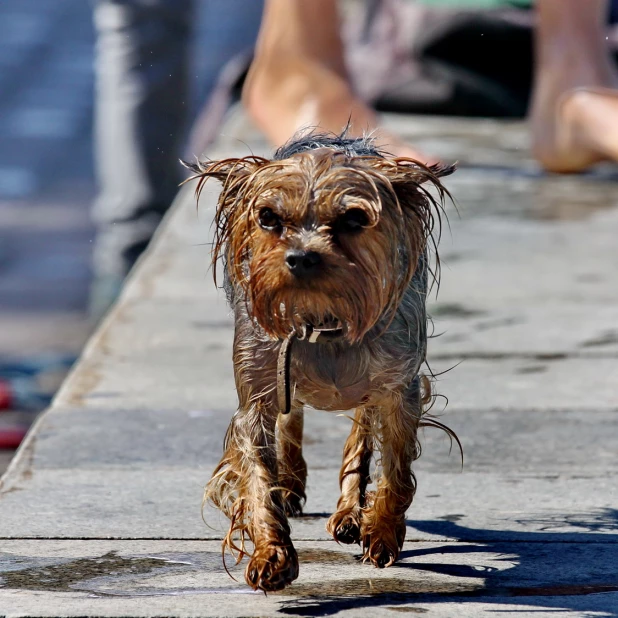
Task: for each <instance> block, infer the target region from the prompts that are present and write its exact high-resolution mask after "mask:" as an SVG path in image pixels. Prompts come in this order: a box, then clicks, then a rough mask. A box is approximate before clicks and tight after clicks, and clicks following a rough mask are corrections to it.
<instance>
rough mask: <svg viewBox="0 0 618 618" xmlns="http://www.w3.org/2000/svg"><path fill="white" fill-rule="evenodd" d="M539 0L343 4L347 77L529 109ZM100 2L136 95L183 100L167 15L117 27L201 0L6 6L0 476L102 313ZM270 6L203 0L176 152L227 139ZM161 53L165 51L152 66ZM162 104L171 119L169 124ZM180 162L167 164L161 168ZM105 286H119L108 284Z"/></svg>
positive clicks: (193, 22) (0, 136)
mask: <svg viewBox="0 0 618 618" xmlns="http://www.w3.org/2000/svg"><path fill="white" fill-rule="evenodd" d="M307 1H310V0H307ZM531 4H532V2H531V1H530V0H340V5H341V7H342V8H343V15H344V40H345V48H346V61H347V65H348V69H349V72H350V78H351V81H352V82H353V84H354V86H355V87H356V90H357V91H358V93H359V94H360V95H361V96H362V97H364V99H365V100H367V101H368V102H370V103H371V104H372V105H373V106H374V107H375V108H377V109H378V110H381V111H389V112H403V113H412V114H434V115H435V114H443V115H454V116H476V117H501V118H515V119H520V118H523V117H525V115H526V111H527V107H528V101H529V96H530V89H531V82H532V74H533V28H534V22H535V13H534V11H533V10H532V8H531ZM97 5H107V6H108V7H109V8H112V9H113V10H111V11H108V12H107V14H106V15H105V16H104V17H105V19H101V20H99V22H98V23H99V26H101V24H102V23H103V22H105V24H104V27H105V28H108V29H109V30H110V31H114V36H117V34H118V32H120V37H118V36H117V38H116V42H115V44H116V46H117V47H116V49H115V51H114V50H112V51H114V53H117V56H114V55H113V54H112V57H111V61H110V58H108V61H109V64H110V66H111V65H114V63H115V62H116V64H117V61H118V59H119V58H120V60H122V54H123V53H126V49H127V48H130V47H131V45H138V46H139V54H141V55H140V56H139V59H140V64H139V65H137V66H134V67H132V68H131V70H133V73H134V75H133V77H134V78H135V79H134V81H132V82H131V83H130V84H129V90H131V88H133V89H134V91H132V93H131V94H130V95H129V98H130V96H133V97H134V99H135V100H138V101H139V98H140V96H142V94H143V92H142V90H140V88H142V86H143V85H144V84H147V83H148V82H149V81H150V82H151V83H155V85H156V87H155V88H154V90H152V91H151V94H152V93H153V92H154V95H153V99H155V100H156V97H160V98H161V99H165V95H167V99H168V103H169V102H171V103H172V104H173V102H174V100H175V95H176V91H175V90H174V86H173V81H174V80H173V79H172V81H171V82H170V81H169V80H167V77H168V73H169V77H170V78H171V77H172V72H173V71H172V70H171V69H170V68H169V67H167V71H166V61H167V59H168V53H169V50H168V48H167V47H166V46H165V45H163V44H161V37H160V32H159V31H157V27H156V25H155V26H153V22H152V20H151V17H152V16H153V15H154V17H156V18H158V17H157V15H156V12H155V13H153V14H149V15H148V16H147V18H146V19H144V24H143V28H142V30H141V32H140V33H139V36H140V37H141V39H140V41H139V42H137V43H136V41H133V40H131V36H132V34H130V33H134V32H135V29H134V28H133V25H134V24H133V25H131V24H129V26H127V29H126V30H123V28H124V26H120V27H119V25H118V24H119V22H118V19H119V15H120V13H118V11H116V9H118V8H119V7H120V8H122V7H124V6H130V5H137V6H140V7H142V8H143V7H154V6H155V5H156V6H162V7H167V9H165V10H168V9H169V8H170V7H171V8H172V9H173V11H175V12H176V13H177V14H178V13H179V12H180V13H181V14H183V11H182V10H180V11H179V9H178V7H179V6H183V7H189V6H190V5H191V3H190V0H156V2H155V0H91V1H88V0H2V1H1V2H0V473H1V472H3V471H4V469H5V467H6V465H7V464H8V462H9V461H10V458H11V457H12V454H13V452H14V449H15V448H16V447H17V446H18V445H19V443H20V441H21V440H22V438H23V436H24V435H25V432H26V431H27V429H28V427H29V425H30V424H31V423H32V422H33V420H34V418H35V417H36V415H37V414H38V413H39V412H40V411H41V410H42V409H44V408H45V406H46V405H47V404H48V403H49V402H50V400H51V397H52V396H53V394H54V393H55V391H56V390H57V388H58V386H59V385H60V383H61V382H62V380H63V378H64V377H65V375H66V373H67V371H69V369H70V367H71V365H72V364H73V363H74V361H75V359H76V358H77V356H78V355H79V352H80V350H81V348H82V347H83V345H84V343H85V341H86V340H87V338H88V336H89V334H90V333H91V332H92V330H93V328H94V327H95V326H96V323H97V320H98V318H100V316H101V315H103V312H102V311H98V312H97V313H96V315H94V316H93V314H92V311H91V310H92V302H91V301H92V295H91V284H92V249H93V246H94V241H95V234H94V226H93V223H92V218H91V216H92V206H93V201H94V198H95V194H96V186H95V176H94V171H93V169H94V161H93V111H94V98H95V77H94V76H95V71H94V66H95V55H96V43H95V38H96V37H95V28H94V26H93V9H94V7H95V6H97ZM262 5H263V3H262V0H194V2H193V5H192V6H193V8H194V11H193V13H192V14H191V17H190V18H189V20H188V22H189V26H190V29H192V30H193V36H192V37H191V39H190V46H191V47H190V51H189V54H188V56H189V58H190V60H189V68H188V77H189V94H188V97H186V98H187V100H186V101H184V97H183V102H182V104H183V106H186V108H187V109H188V111H187V113H184V110H183V114H182V115H184V116H185V122H184V124H185V126H184V127H182V135H181V137H180V139H179V140H178V141H179V143H180V147H179V150H180V151H181V152H179V153H178V156H181V155H183V153H184V156H191V155H192V154H196V153H199V152H201V151H202V150H203V148H204V147H206V146H207V144H208V143H209V141H210V140H212V139H214V138H216V136H217V132H218V129H219V126H220V121H221V118H222V116H223V114H224V113H225V110H226V109H227V107H228V106H229V105H230V104H231V103H233V102H234V101H237V100H238V97H239V93H240V86H241V84H242V79H243V76H244V75H245V73H246V69H247V66H248V63H249V62H250V58H251V49H252V47H253V44H254V41H255V38H256V36H257V31H258V28H259V22H260V17H261V13H262ZM607 7H608V10H609V14H608V21H609V22H610V23H611V24H613V28H610V29H608V31H607V33H608V36H607V37H606V41H608V44H609V48H610V51H611V52H612V53H613V54H614V57H616V54H617V51H618V31H617V29H616V25H615V24H616V21H617V20H618V0H612V1H611V2H608V3H607ZM165 10H163V9H162V11H163V13H165ZM120 17H122V15H120ZM125 17H126V16H125ZM159 17H160V15H159ZM164 17H165V16H164ZM123 19H124V18H123ZM165 19H168V18H167V17H165ZM174 19H176V21H174V20H172V21H171V22H169V19H168V24H167V25H166V26H165V28H168V30H169V32H171V39H174V37H183V36H185V29H184V26H182V27H179V29H178V31H176V30H174V28H176V27H177V25H178V20H179V18H178V16H177V17H176V18H174ZM115 20H116V21H115ZM129 22H130V19H129ZM170 23H171V26H170V25H169V24H170ZM165 28H163V30H165ZM395 31H396V32H397V34H399V35H400V36H399V37H395V36H393V32H395ZM125 32H126V34H125ZM169 32H168V34H169ZM123 37H125V38H123ZM149 54H154V56H152V58H153V63H150V64H149V63H148V60H146V61H145V62H144V63H142V59H143V58H149V57H150V56H149ZM157 57H158V59H157ZM171 60H172V59H170V62H171ZM174 66H176V65H174ZM108 68H109V67H108ZM108 72H109V71H108ZM128 81H131V80H128ZM170 84H171V85H170ZM156 88H159V89H160V90H156ZM125 95H126V92H125ZM176 99H177V97H176ZM125 103H126V101H124V102H123V101H119V102H117V101H116V100H115V99H113V97H110V98H108V101H107V104H108V105H110V104H111V105H112V106H113V105H116V104H117V105H118V106H120V107H121V106H122V105H124V104H125ZM165 113H167V112H165V110H163V116H159V118H164V120H165V121H166V122H167V121H169V120H170V119H169V113H168V117H167V118H165ZM149 118H150V117H149ZM141 120H143V118H141ZM143 124H144V126H141V125H140V127H139V129H140V131H141V132H142V134H143V136H149V137H144V141H148V139H149V140H150V142H149V146H148V147H149V148H150V150H149V152H151V151H153V152H154V150H161V148H160V141H161V140H159V137H160V136H159V134H160V133H161V130H160V127H159V128H157V127H156V126H154V125H156V122H154V123H153V122H152V121H149V122H144V123H143ZM172 124H174V121H173V119H172ZM108 126H111V128H112V129H118V130H117V131H116V133H114V132H113V130H112V131H111V133H110V135H112V137H111V139H112V141H113V139H114V135H122V129H123V128H126V127H120V128H119V127H114V126H113V123H112V124H111V125H108ZM157 131H159V133H157ZM174 146H175V145H174ZM174 157H176V154H174ZM128 158H129V159H130V156H129V157H128ZM152 159H153V160H154V159H156V156H155V155H153V157H152ZM112 160H113V157H112ZM173 161H174V162H175V161H176V159H175V158H174V159H173ZM120 167H121V168H122V162H121V165H120ZM169 167H170V165H169V164H168V163H167V162H165V163H164V165H163V172H167V169H168V168H169ZM153 168H156V165H153ZM135 169H138V170H139V165H138V166H137V167H135V166H134V167H133V168H132V170H133V171H134V170H135ZM121 171H122V169H121ZM127 173H129V172H127ZM130 173H132V172H130ZM137 175H139V174H137ZM153 176H155V177H156V176H157V173H154V174H153ZM138 184H139V183H138ZM168 184H169V183H168ZM169 187H171V191H170V196H169V198H168V197H165V198H164V199H163V202H164V203H163V204H159V205H156V204H155V207H158V208H160V209H161V210H164V208H165V207H166V206H168V205H169V202H170V201H171V199H172V198H173V194H174V192H175V191H176V179H174V182H173V183H171V184H169ZM112 193H113V191H112ZM116 193H118V191H116ZM120 193H121V192H120ZM155 193H156V191H155ZM115 197H118V196H117V195H116V196H115ZM119 199H120V201H122V199H123V198H122V197H120V198H119ZM151 199H152V198H151ZM112 201H113V200H112ZM155 214H156V213H155ZM155 219H156V216H155ZM146 236H148V234H146ZM138 240H139V239H138ZM121 280H122V279H121V278H120V279H119V280H118V282H116V283H119V282H121ZM118 288H119V285H118ZM112 292H113V290H112ZM108 297H109V298H110V299H111V298H112V297H113V293H112V294H109V290H108ZM99 309H100V308H99ZM89 310H90V311H89Z"/></svg>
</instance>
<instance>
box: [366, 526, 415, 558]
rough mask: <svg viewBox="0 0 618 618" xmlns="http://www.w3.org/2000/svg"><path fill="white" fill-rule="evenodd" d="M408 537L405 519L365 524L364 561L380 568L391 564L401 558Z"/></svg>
mask: <svg viewBox="0 0 618 618" xmlns="http://www.w3.org/2000/svg"><path fill="white" fill-rule="evenodd" d="M405 538H406V523H405V521H398V522H392V521H391V522H375V523H374V524H373V525H370V526H365V525H364V526H363V562H371V564H373V566H375V567H377V568H378V569H383V568H385V567H389V566H391V565H392V564H393V563H395V562H396V561H397V558H399V551H400V550H401V548H402V547H403V542H404V540H405Z"/></svg>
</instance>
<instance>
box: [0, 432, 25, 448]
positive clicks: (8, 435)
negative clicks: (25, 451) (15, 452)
mask: <svg viewBox="0 0 618 618" xmlns="http://www.w3.org/2000/svg"><path fill="white" fill-rule="evenodd" d="M27 432H28V428H27V427H11V428H9V427H7V428H6V429H0V449H16V448H17V447H18V446H19V445H20V444H21V441H22V440H23V439H24V436H25V435H26V433H27Z"/></svg>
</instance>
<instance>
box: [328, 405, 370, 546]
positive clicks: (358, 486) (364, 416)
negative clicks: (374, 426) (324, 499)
mask: <svg viewBox="0 0 618 618" xmlns="http://www.w3.org/2000/svg"><path fill="white" fill-rule="evenodd" d="M369 412H370V411H368V410H366V409H365V408H357V409H356V414H355V415H354V422H353V425H352V430H351V431H350V435H349V436H348V439H347V440H346V443H345V447H344V450H343V464H342V466H341V471H340V472H339V486H340V487H341V496H340V497H339V501H338V502H337V510H336V511H335V513H333V515H331V517H330V519H329V520H328V523H327V524H326V530H327V531H328V532H329V534H332V535H333V537H334V538H335V540H336V541H339V542H340V543H347V544H349V543H360V540H361V513H362V508H363V507H364V503H365V491H366V489H367V484H368V483H369V466H370V463H371V455H372V452H373V436H372V430H371V421H370V414H369Z"/></svg>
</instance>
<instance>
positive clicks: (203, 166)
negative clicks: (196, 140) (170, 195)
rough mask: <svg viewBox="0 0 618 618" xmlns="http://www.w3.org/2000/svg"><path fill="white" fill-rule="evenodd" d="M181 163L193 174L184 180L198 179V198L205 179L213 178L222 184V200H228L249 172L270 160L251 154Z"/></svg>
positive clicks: (233, 197)
mask: <svg viewBox="0 0 618 618" xmlns="http://www.w3.org/2000/svg"><path fill="white" fill-rule="evenodd" d="M181 163H182V165H184V166H185V167H186V168H187V169H189V170H191V171H192V172H193V175H192V176H190V177H189V178H188V179H187V180H185V181H184V182H190V181H192V180H197V181H198V183H197V187H196V188H195V194H196V196H197V198H198V200H199V198H200V195H201V193H202V190H203V188H204V185H205V183H206V181H207V180H209V179H210V178H214V179H215V180H218V181H219V182H220V183H221V184H222V185H223V190H222V192H221V196H222V197H223V198H224V200H223V201H226V202H229V200H230V198H232V199H233V200H235V199H236V197H237V196H238V193H239V191H240V190H241V189H242V187H243V185H244V184H245V182H246V181H247V180H248V179H249V177H250V176H251V174H253V172H255V171H256V170H257V169H259V168H260V167H262V166H263V165H266V164H267V163H270V161H269V160H268V159H264V158H263V157H257V156H254V155H251V156H248V157H242V158H230V159H222V160H221V161H197V162H196V163H188V162H187V161H181ZM183 184H184V183H183Z"/></svg>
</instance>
